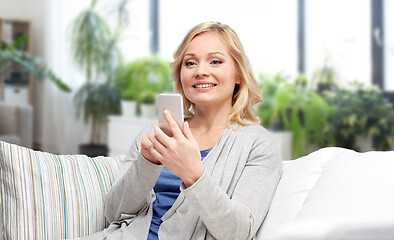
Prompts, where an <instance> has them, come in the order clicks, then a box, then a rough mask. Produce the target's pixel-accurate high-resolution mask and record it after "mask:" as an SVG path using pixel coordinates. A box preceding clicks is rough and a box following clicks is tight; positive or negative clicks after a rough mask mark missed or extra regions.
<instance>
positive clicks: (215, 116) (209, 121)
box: [189, 107, 231, 131]
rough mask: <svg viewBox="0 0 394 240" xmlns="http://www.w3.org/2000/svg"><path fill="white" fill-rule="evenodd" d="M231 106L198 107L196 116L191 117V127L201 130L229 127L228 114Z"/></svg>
mask: <svg viewBox="0 0 394 240" xmlns="http://www.w3.org/2000/svg"><path fill="white" fill-rule="evenodd" d="M230 111H231V108H228V107H219V108H212V107H196V108H195V112H194V116H193V117H192V118H191V119H190V121H189V125H190V127H191V128H194V129H196V128H197V129H200V130H201V131H204V130H205V131H209V130H217V129H222V130H224V129H226V128H227V127H228V115H229V114H230Z"/></svg>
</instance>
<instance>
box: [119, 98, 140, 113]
mask: <svg viewBox="0 0 394 240" xmlns="http://www.w3.org/2000/svg"><path fill="white" fill-rule="evenodd" d="M121 107H122V109H121V110H122V116H124V117H135V116H136V109H137V101H135V100H124V99H122V101H121Z"/></svg>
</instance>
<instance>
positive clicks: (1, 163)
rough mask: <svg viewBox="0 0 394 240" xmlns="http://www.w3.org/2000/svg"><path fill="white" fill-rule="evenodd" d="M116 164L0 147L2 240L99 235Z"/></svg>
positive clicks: (109, 160)
mask: <svg viewBox="0 0 394 240" xmlns="http://www.w3.org/2000/svg"><path fill="white" fill-rule="evenodd" d="M121 161H122V160H121V157H115V158H109V157H95V158H89V157H87V156H84V155H55V154H50V153H46V152H40V151H34V150H31V149H27V148H24V147H20V146H17V145H14V144H9V143H6V142H0V184H1V185H0V188H1V198H0V200H1V208H2V209H1V210H2V211H0V212H2V214H1V216H0V217H1V221H2V222H3V223H4V233H3V235H4V236H3V238H5V239H64V238H74V237H78V236H85V235H88V234H91V233H93V232H97V231H100V230H102V229H104V228H105V227H106V226H108V223H107V221H106V219H105V217H104V209H103V208H104V205H103V203H104V196H105V194H106V192H107V191H108V189H109V187H110V186H111V185H112V183H113V182H114V181H115V174H116V173H117V171H118V170H119V166H120V164H121Z"/></svg>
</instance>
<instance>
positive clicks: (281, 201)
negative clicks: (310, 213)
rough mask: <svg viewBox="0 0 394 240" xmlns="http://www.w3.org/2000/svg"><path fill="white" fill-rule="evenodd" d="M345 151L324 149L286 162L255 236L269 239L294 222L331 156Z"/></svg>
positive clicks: (333, 156)
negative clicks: (268, 207) (265, 214)
mask: <svg viewBox="0 0 394 240" xmlns="http://www.w3.org/2000/svg"><path fill="white" fill-rule="evenodd" d="M344 152H353V151H352V150H348V149H344V148H334V147H330V148H323V149H320V150H318V151H316V152H313V153H311V154H309V155H307V156H304V157H301V158H298V159H296V160H291V161H285V162H286V164H284V166H286V168H285V169H283V173H282V177H281V180H280V182H279V184H278V187H277V189H276V192H275V196H274V198H273V200H272V204H271V206H270V209H269V211H268V214H267V216H266V218H265V220H264V223H263V225H262V227H261V228H260V230H259V233H258V239H272V237H273V236H275V235H276V233H277V232H278V231H279V230H280V229H283V227H285V226H286V225H290V224H293V223H294V221H295V218H296V216H297V214H298V213H299V212H300V211H301V209H302V208H303V205H304V202H305V199H306V198H307V196H308V194H309V192H310V191H311V190H312V189H313V188H314V186H315V184H316V182H317V181H318V180H319V178H320V176H321V174H322V172H323V170H324V168H325V166H326V165H327V164H328V163H329V162H330V160H331V159H333V158H335V157H336V156H337V155H339V154H342V153H344Z"/></svg>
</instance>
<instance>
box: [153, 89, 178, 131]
mask: <svg viewBox="0 0 394 240" xmlns="http://www.w3.org/2000/svg"><path fill="white" fill-rule="evenodd" d="M156 102H157V111H158V118H159V127H160V128H161V129H162V130H163V132H165V133H166V134H167V135H169V136H172V133H171V130H170V128H169V126H168V123H167V120H166V119H165V118H164V116H163V110H164V109H168V110H169V111H170V113H171V115H172V116H173V117H174V119H175V121H176V122H177V124H178V126H179V128H180V129H182V125H183V118H184V117H183V100H182V95H181V94H179V93H160V94H158V95H157V101H156Z"/></svg>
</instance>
